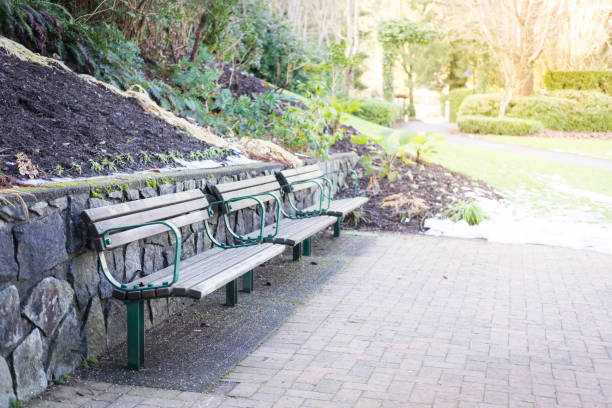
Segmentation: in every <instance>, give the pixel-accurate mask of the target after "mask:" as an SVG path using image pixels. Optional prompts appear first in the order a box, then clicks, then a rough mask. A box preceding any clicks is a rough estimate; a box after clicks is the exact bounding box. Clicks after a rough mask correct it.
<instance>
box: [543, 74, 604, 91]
mask: <svg viewBox="0 0 612 408" xmlns="http://www.w3.org/2000/svg"><path fill="white" fill-rule="evenodd" d="M544 83H545V84H546V89H548V90H549V91H554V90H558V89H576V90H595V91H599V92H602V93H605V94H607V95H612V71H548V72H547V73H546V75H544Z"/></svg>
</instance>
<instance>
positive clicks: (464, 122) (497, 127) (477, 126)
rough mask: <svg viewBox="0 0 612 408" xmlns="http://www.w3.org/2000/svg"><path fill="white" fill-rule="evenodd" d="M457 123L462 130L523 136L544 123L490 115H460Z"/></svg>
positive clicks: (533, 131)
mask: <svg viewBox="0 0 612 408" xmlns="http://www.w3.org/2000/svg"><path fill="white" fill-rule="evenodd" d="M457 125H458V126H459V129H460V130H461V131H462V132H466V133H481V134H489V135H514V136H523V135H528V134H532V133H535V132H538V131H539V130H541V129H542V123H541V122H538V121H536V120H531V119H518V118H491V117H488V116H460V117H459V119H458V120H457Z"/></svg>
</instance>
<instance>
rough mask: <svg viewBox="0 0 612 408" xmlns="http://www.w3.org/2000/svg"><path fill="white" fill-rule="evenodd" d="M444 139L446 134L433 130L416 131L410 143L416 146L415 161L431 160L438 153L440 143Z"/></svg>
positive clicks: (420, 162) (419, 162)
mask: <svg viewBox="0 0 612 408" xmlns="http://www.w3.org/2000/svg"><path fill="white" fill-rule="evenodd" d="M443 141H444V136H441V135H438V134H437V133H433V132H426V133H415V134H414V135H412V138H411V139H410V143H412V145H413V146H414V147H415V154H414V155H415V161H416V162H417V163H418V164H423V163H424V162H429V161H430V159H431V156H433V155H434V154H436V153H438V150H437V148H438V145H439V144H440V143H441V142H443Z"/></svg>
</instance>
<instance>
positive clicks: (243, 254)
mask: <svg viewBox="0 0 612 408" xmlns="http://www.w3.org/2000/svg"><path fill="white" fill-rule="evenodd" d="M269 245H270V244H263V245H253V246H249V247H242V248H236V249H225V250H223V251H224V252H225V255H226V256H225V257H224V258H221V260H222V262H219V259H215V260H212V261H211V260H209V259H207V260H204V261H203V262H202V263H198V264H194V265H191V266H190V270H189V271H186V273H185V274H184V277H183V278H181V279H180V281H179V282H177V283H178V284H176V285H175V286H176V287H183V288H190V287H192V286H194V285H196V284H197V283H198V282H200V281H202V278H201V276H202V273H203V272H201V271H209V270H210V271H218V270H219V269H220V268H227V267H230V266H233V265H235V264H236V263H239V262H241V261H242V260H243V259H246V258H248V257H250V256H254V255H255V254H256V253H257V252H258V251H261V250H263V249H265V248H266V247H267V246H269Z"/></svg>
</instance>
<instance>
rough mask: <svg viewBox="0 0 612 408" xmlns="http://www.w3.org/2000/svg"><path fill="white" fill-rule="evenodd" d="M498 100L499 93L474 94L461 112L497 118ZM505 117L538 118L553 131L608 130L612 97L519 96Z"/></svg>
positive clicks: (565, 93)
mask: <svg viewBox="0 0 612 408" xmlns="http://www.w3.org/2000/svg"><path fill="white" fill-rule="evenodd" d="M583 92H587V93H585V94H582V93H583ZM499 103H500V96H499V95H497V94H479V95H471V96H468V97H467V98H466V99H465V100H464V101H463V103H462V104H461V108H460V109H459V115H460V116H463V115H469V116H473V115H482V116H489V117H495V116H498V114H499ZM506 116H507V117H509V118H521V119H532V120H536V121H539V122H541V123H542V124H543V125H544V127H546V128H548V129H554V130H564V131H594V132H608V131H611V130H612V97H609V96H607V95H603V94H600V93H597V92H593V91H573V92H571V91H563V92H562V91H555V92H553V93H551V96H530V97H516V98H513V99H512V100H511V101H510V103H509V104H508V107H507V108H506Z"/></svg>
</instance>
